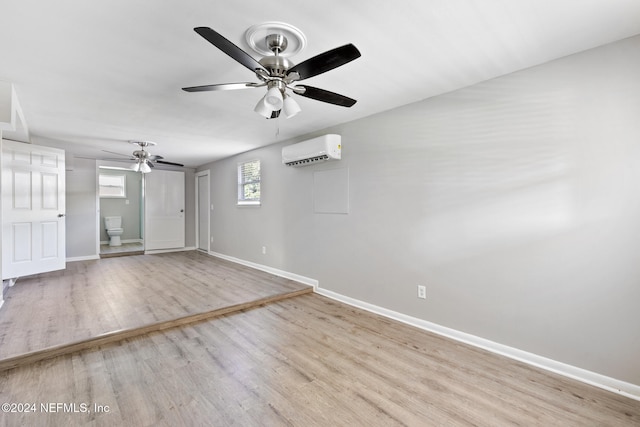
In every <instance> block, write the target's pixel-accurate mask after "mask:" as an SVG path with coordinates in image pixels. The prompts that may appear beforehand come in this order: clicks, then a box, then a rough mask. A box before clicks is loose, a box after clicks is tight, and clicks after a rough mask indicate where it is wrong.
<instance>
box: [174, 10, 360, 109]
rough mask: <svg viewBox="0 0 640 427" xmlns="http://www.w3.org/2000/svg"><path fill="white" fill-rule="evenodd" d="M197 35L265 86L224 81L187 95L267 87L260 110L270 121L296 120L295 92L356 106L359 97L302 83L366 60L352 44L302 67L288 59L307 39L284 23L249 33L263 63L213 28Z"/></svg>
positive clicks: (256, 27)
mask: <svg viewBox="0 0 640 427" xmlns="http://www.w3.org/2000/svg"><path fill="white" fill-rule="evenodd" d="M194 31H195V32H197V33H198V34H199V35H200V36H202V37H203V38H204V39H205V40H207V41H208V42H209V43H211V44H212V45H214V46H215V47H217V48H218V49H220V50H221V51H222V52H224V53H225V54H227V55H228V56H230V57H231V58H233V59H234V60H235V61H237V62H238V63H240V64H241V65H243V66H244V67H245V68H248V69H249V70H251V71H252V72H254V73H255V76H256V77H257V78H258V80H260V82H259V83H255V82H243V83H223V84H213V85H205V86H192V87H185V88H182V90H184V91H185V92H206V91H219V90H235V89H248V88H257V87H265V86H266V87H267V94H266V95H265V96H264V97H263V98H262V99H260V101H258V104H256V106H255V108H254V111H255V112H256V113H258V114H260V115H261V116H263V117H266V118H267V119H273V118H276V117H279V116H280V113H281V112H283V113H284V116H285V117H286V118H290V117H293V116H295V115H296V114H298V113H299V112H300V111H301V108H300V106H299V105H298V103H297V102H296V101H295V100H294V99H293V98H292V97H291V93H295V94H296V95H300V96H304V97H306V98H310V99H315V100H316V101H321V102H326V103H329V104H334V105H339V106H342V107H351V106H353V105H354V104H355V103H356V100H355V99H352V98H349V97H346V96H344V95H340V94H338V93H334V92H329V91H328V90H324V89H319V88H316V87H312V86H306V85H300V84H296V82H298V81H300V80H304V79H308V78H310V77H314V76H317V75H318V74H322V73H325V72H327V71H330V70H333V69H334V68H338V67H340V66H342V65H345V64H347V63H349V62H351V61H353V60H354V59H357V58H359V57H360V52H359V51H358V49H357V48H356V47H355V46H354V45H352V44H346V45H344V46H341V47H338V48H335V49H332V50H329V51H327V52H324V53H321V54H319V55H316V56H314V57H312V58H310V59H307V60H306V61H303V62H301V63H299V64H297V65H294V64H293V62H291V61H289V59H287V57H288V56H290V55H293V54H295V53H298V52H299V51H301V50H302V49H303V48H304V47H305V46H306V37H305V36H304V34H302V32H301V31H300V30H298V29H297V28H295V27H293V26H291V25H289V24H285V23H282V22H266V23H264V24H259V25H254V26H253V27H251V28H249V30H247V32H246V33H245V36H246V40H247V43H248V44H249V46H251V48H252V49H254V50H255V51H256V52H258V53H260V54H263V55H265V56H263V57H262V58H261V59H260V60H259V61H256V60H255V59H254V58H253V57H252V56H251V55H249V54H248V53H246V52H245V51H244V50H242V49H240V48H239V47H238V46H236V45H234V44H233V43H232V42H230V41H229V40H227V39H226V38H224V37H223V36H222V35H221V34H219V33H217V32H216V31H214V30H212V29H211V28H209V27H196V28H194Z"/></svg>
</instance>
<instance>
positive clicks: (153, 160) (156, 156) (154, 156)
mask: <svg viewBox="0 0 640 427" xmlns="http://www.w3.org/2000/svg"><path fill="white" fill-rule="evenodd" d="M162 159H164V157H162V156H158V155H157V154H154V155H153V156H149V160H151V161H152V162H157V161H158V160H162Z"/></svg>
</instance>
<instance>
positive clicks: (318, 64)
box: [287, 44, 360, 80]
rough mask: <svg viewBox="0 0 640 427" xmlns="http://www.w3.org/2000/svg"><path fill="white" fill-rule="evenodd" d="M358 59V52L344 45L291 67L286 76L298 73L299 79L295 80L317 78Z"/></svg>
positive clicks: (348, 45) (349, 45) (352, 47)
mask: <svg viewBox="0 0 640 427" xmlns="http://www.w3.org/2000/svg"><path fill="white" fill-rule="evenodd" d="M359 57H360V51H359V50H358V49H357V48H356V47H355V46H354V45H352V44H346V45H344V46H341V47H337V48H335V49H332V50H328V51H326V52H324V53H321V54H320V55H316V56H314V57H313V58H309V59H307V60H306V61H303V62H301V63H299V64H298V65H295V66H293V67H292V68H291V69H290V70H289V71H288V73H287V74H291V73H298V74H299V75H300V78H299V79H297V80H303V79H308V78H309V77H313V76H317V75H318V74H322V73H325V72H327V71H329V70H333V69H334V68H338V67H340V66H341V65H344V64H346V63H348V62H351V61H353V60H354V59H357V58H359Z"/></svg>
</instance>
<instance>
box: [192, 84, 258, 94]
mask: <svg viewBox="0 0 640 427" xmlns="http://www.w3.org/2000/svg"><path fill="white" fill-rule="evenodd" d="M258 86H266V83H265V84H259V83H251V82H246V83H221V84H217V85H205V86H193V87H183V88H182V90H184V91H185V92H206V91H210V90H236V89H247V88H250V87H258Z"/></svg>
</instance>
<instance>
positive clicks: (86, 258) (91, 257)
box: [67, 255, 100, 262]
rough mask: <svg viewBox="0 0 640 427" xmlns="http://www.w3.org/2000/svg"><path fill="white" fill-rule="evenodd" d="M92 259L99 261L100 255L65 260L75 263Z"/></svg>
mask: <svg viewBox="0 0 640 427" xmlns="http://www.w3.org/2000/svg"><path fill="white" fill-rule="evenodd" d="M94 259H100V255H88V256H76V257H70V258H67V262H75V261H90V260H94Z"/></svg>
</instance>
